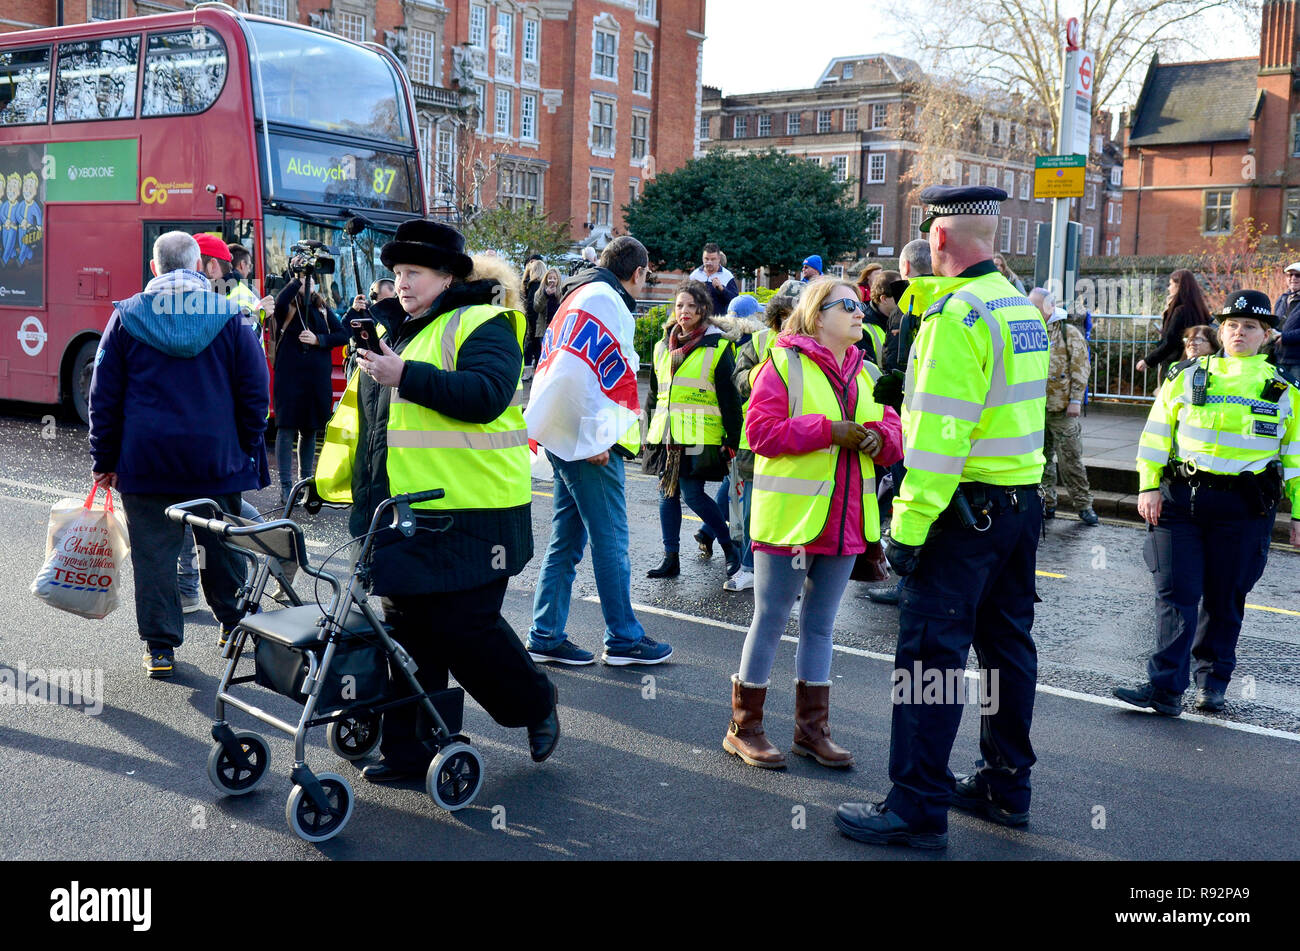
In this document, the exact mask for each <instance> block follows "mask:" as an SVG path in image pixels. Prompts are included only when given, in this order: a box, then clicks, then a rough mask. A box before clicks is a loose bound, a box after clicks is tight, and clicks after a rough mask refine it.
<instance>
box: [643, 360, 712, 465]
mask: <svg viewBox="0 0 1300 951" xmlns="http://www.w3.org/2000/svg"><path fill="white" fill-rule="evenodd" d="M730 347H731V343H730V341H728V340H726V339H725V338H723V337H721V336H718V335H716V334H715V335H712V336H711V337H706V338H705V341H704V342H703V343H701V344H700V345H699V346H697V347H696V348H695V349H694V350H692V351H691V352H690V353H689V354H688V355H687V357H686V359H685V360H683V361H682V365H681V366H680V367H678V368H677V370H676V372H674V371H673V362H672V351H671V350H669V349H668V344H667V341H666V340H660V341H659V342H658V343H656V344H655V349H654V369H655V380H656V382H657V383H658V386H659V392H658V396H657V399H656V400H655V406H654V414H653V415H652V416H651V417H650V428H649V431H648V432H647V433H646V442H648V443H654V444H661V443H666V442H669V441H670V440H669V436H671V442H672V443H673V444H674V445H678V446H721V445H722V444H723V443H724V439H723V437H724V435H725V430H724V427H723V422H722V408H721V407H720V406H719V405H718V389H717V387H718V380H717V376H718V373H717V370H718V365H719V364H720V363H721V362H722V358H723V356H724V355H726V353H727V352H728V351H729V348H730ZM728 383H730V381H729V380H728Z"/></svg>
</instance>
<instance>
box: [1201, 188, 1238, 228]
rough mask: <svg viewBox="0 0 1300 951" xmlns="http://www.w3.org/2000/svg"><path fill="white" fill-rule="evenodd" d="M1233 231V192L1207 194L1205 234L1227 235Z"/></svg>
mask: <svg viewBox="0 0 1300 951" xmlns="http://www.w3.org/2000/svg"><path fill="white" fill-rule="evenodd" d="M1231 230H1232V192H1206V193H1205V233H1206V234H1227V233H1228V232H1230V231H1231Z"/></svg>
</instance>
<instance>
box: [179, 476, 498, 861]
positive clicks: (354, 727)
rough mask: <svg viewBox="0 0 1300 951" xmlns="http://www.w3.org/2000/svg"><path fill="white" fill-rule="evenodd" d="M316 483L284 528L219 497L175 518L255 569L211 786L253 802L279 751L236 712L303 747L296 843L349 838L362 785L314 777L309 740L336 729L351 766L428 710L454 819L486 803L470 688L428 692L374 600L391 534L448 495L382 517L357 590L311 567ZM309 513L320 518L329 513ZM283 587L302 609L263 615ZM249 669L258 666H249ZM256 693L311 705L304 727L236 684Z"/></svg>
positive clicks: (290, 812) (383, 511) (435, 779)
mask: <svg viewBox="0 0 1300 951" xmlns="http://www.w3.org/2000/svg"><path fill="white" fill-rule="evenodd" d="M312 485H313V482H312V480H311V479H304V480H303V481H301V482H299V483H298V484H297V485H295V486H294V487H293V491H292V492H291V493H290V496H289V500H288V502H287V503H286V504H285V506H284V511H283V513H282V515H281V517H280V518H278V519H276V520H274V521H268V522H252V521H250V520H248V519H245V518H241V517H240V516H238V515H231V514H230V513H228V512H223V511H222V510H221V507H220V506H219V505H218V504H217V503H216V502H215V501H213V500H212V499H195V500H193V501H190V502H184V503H181V504H180V505H174V506H171V507H169V508H168V509H167V516H168V517H169V518H171V519H172V520H173V521H176V522H187V523H189V524H190V525H192V526H194V527H195V528H201V529H205V530H206V531H209V532H211V533H212V534H213V535H215V536H216V537H217V538H218V539H219V540H220V541H221V542H222V544H224V545H225V546H226V548H227V549H228V550H229V551H231V552H233V553H235V554H236V555H238V556H239V557H240V558H242V559H244V560H246V561H247V562H248V567H249V571H248V572H246V575H245V581H244V584H243V585H242V586H241V587H240V589H239V600H238V607H239V609H240V611H241V612H242V614H243V617H242V619H241V620H240V622H239V624H238V625H236V627H235V628H234V630H233V631H232V632H231V635H230V637H229V639H228V640H227V642H226V646H225V648H224V650H223V652H222V656H223V657H224V658H225V659H226V667H225V671H224V672H223V673H222V675H221V681H220V683H219V684H218V686H217V698H216V718H215V720H214V721H213V724H212V739H213V740H214V741H215V742H214V743H213V745H212V750H211V752H210V753H209V754H208V778H209V779H210V780H212V784H213V785H214V786H216V787H217V789H219V790H221V791H222V792H224V793H227V794H229V795H231V796H243V795H246V794H248V793H250V792H252V791H253V790H254V789H255V788H256V787H257V786H258V784H259V783H260V782H261V781H262V780H263V779H264V778H265V777H266V773H267V767H268V766H269V765H270V748H269V746H268V745H267V742H266V740H265V739H263V738H262V737H261V736H260V735H259V734H257V733H253V732H248V731H240V732H236V731H235V730H234V729H232V728H231V726H230V724H229V723H228V722H227V720H226V705H227V704H229V705H230V706H233V707H234V708H235V709H237V710H240V711H242V712H243V713H246V714H248V715H249V716H251V717H253V718H255V719H257V720H260V721H261V722H262V723H265V724H267V725H268V726H272V727H275V728H276V729H278V730H282V731H283V732H285V733H287V734H288V735H289V736H292V737H293V740H294V754H293V758H294V762H293V768H292V769H291V770H290V771H289V776H290V778H291V779H292V780H293V782H294V787H293V789H292V790H291V791H290V793H289V799H288V801H287V802H286V803H285V809H284V814H285V819H286V820H287V821H288V823H289V828H290V829H292V830H293V832H294V834H295V835H297V836H299V837H300V838H302V839H305V840H306V841H308V842H324V841H325V840H327V839H331V838H333V837H334V836H336V835H338V834H339V833H340V832H341V831H343V827H344V826H346V825H347V823H348V820H349V819H351V817H352V807H353V803H354V802H355V796H354V794H353V792H352V786H351V784H350V783H349V782H348V780H347V779H346V778H344V777H343V776H340V775H339V774H338V773H319V774H317V773H313V772H312V771H311V769H309V768H308V766H307V762H306V747H307V731H308V730H310V729H311V728H313V727H318V726H324V727H326V732H325V739H326V743H327V744H328V746H329V748H330V750H331V751H333V752H334V753H336V754H337V755H338V756H340V757H342V758H343V759H346V760H349V761H356V760H360V759H363V758H365V757H366V756H368V755H369V754H370V752H371V751H372V750H374V749H375V747H376V746H378V744H379V740H380V735H381V733H380V727H381V717H382V715H383V713H384V712H385V711H387V710H391V709H394V708H395V707H399V706H402V705H404V704H410V703H418V704H419V705H420V706H421V708H422V709H423V710H424V712H425V714H426V715H427V717H428V720H429V722H430V723H432V724H433V732H432V735H431V736H430V737H428V738H427V739H425V741H424V742H425V745H426V746H427V747H428V748H429V751H430V752H431V753H432V754H434V756H433V762H432V763H430V764H429V770H428V772H427V774H426V776H425V789H426V790H427V791H428V793H429V796H430V797H431V798H432V799H433V801H434V802H435V803H436V804H437V805H438V806H440V807H441V808H443V809H446V810H448V811H449V812H454V811H456V810H458V809H464V808H465V807H466V806H468V805H469V804H470V803H472V802H473V801H474V797H475V796H477V795H478V791H479V789H480V787H481V786H482V784H483V760H482V758H481V757H480V756H479V754H478V751H477V750H475V748H474V747H473V746H472V745H470V741H469V738H468V737H466V736H463V735H462V734H461V732H460V730H461V721H462V714H463V708H464V702H465V692H464V690H462V689H461V688H459V687H455V688H452V689H449V690H438V691H432V692H429V691H426V690H425V689H424V688H423V687H422V686H420V683H419V681H417V680H416V678H415V671H416V664H415V662H414V661H413V660H412V659H411V656H410V655H409V654H408V653H407V652H406V650H405V649H404V648H403V647H402V645H401V644H399V643H398V642H397V641H395V640H393V638H392V636H391V635H390V633H389V631H390V628H389V627H388V626H387V625H386V624H385V623H384V622H383V621H381V620H380V619H379V617H378V616H377V615H376V613H375V611H374V609H373V608H372V607H371V606H370V604H369V603H368V601H367V598H366V591H367V589H368V588H369V582H370V554H371V549H372V544H373V540H374V538H375V535H376V533H377V532H378V531H379V530H380V524H381V522H382V521H384V520H385V519H386V518H387V517H391V523H390V526H385V527H393V528H396V529H397V530H398V531H400V532H401V533H402V534H403V535H405V536H407V537H408V538H409V537H410V536H412V535H414V534H415V531H416V521H415V517H414V515H413V514H412V512H411V506H412V505H413V504H415V503H417V502H425V501H430V500H432V499H438V498H441V497H442V496H443V490H442V489H431V490H429V491H426V492H412V493H408V494H405V495H398V496H395V497H393V498H390V499H385V500H384V501H383V502H382V503H380V505H379V507H378V508H377V509H376V510H375V514H374V516H373V517H372V518H371V520H370V527H369V530H368V531H367V532H366V534H365V535H364V536H363V537H362V538H361V539H359V540H357V541H356V542H355V543H354V552H355V560H354V561H353V563H352V570H351V572H350V573H349V575H348V577H347V578H346V580H340V578H339V577H338V576H336V575H334V574H331V573H330V572H328V571H325V570H324V568H323V566H322V567H320V568H316V567H313V566H312V565H311V564H310V563H309V561H308V558H307V546H306V542H305V540H304V537H303V532H302V529H301V528H300V527H299V526H298V524H297V523H295V522H294V521H292V520H291V519H290V515H291V514H292V512H293V508H294V505H295V503H296V502H297V500H298V498H299V496H300V495H303V497H304V498H307V497H308V495H307V493H308V490H309V489H310V488H311V487H312ZM310 494H311V495H312V497H313V500H312V501H310V502H307V503H306V507H307V508H308V510H309V511H312V510H313V509H312V506H313V505H315V506H317V507H318V506H319V502H318V501H317V500H315V499H314V493H310ZM286 565H291V566H297V567H298V568H301V569H302V571H303V572H304V573H305V574H307V575H309V576H310V577H312V578H316V579H320V580H322V581H325V582H326V583H327V584H328V585H329V586H330V588H331V589H332V596H331V598H330V601H329V604H328V605H327V606H323V605H321V604H320V603H319V601H317V602H316V603H312V604H304V603H303V602H302V600H301V599H300V598H299V597H298V595H297V593H296V592H294V590H293V588H292V587H291V585H290V583H289V580H288V577H289V576H290V575H291V573H286V571H285V566H286ZM272 577H275V578H276V579H277V580H278V581H279V582H280V584H281V588H282V590H283V591H284V592H285V594H286V595H287V597H288V599H289V601H290V602H291V605H292V606H290V607H286V608H284V609H282V610H275V611H268V612H263V611H262V610H261V609H260V605H261V599H262V595H263V593H264V592H265V589H266V585H267V582H268V581H269V580H270V579H271V578H272ZM246 650H251V652H252V655H253V659H254V663H255V672H254V673H244V674H243V675H240V676H236V669H237V668H238V666H239V660H240V657H241V656H243V655H244V653H245V651H246ZM390 663H391V665H392V667H393V669H394V670H400V671H401V672H402V674H403V676H404V677H405V678H406V683H407V685H408V689H409V691H410V693H409V695H408V696H404V697H399V698H396V699H394V698H392V697H390V696H389V689H388V687H389V684H388V669H389V664H390ZM245 670H247V668H245ZM250 682H251V683H255V684H257V685H259V686H262V687H266V688H269V689H271V690H274V691H275V692H276V693H279V694H282V695H283V696H286V697H289V698H291V699H292V700H294V701H296V702H297V703H300V704H302V714H301V716H300V717H299V718H298V722H297V723H291V722H288V721H286V720H282V719H280V718H279V717H276V716H274V715H273V714H271V713H268V712H267V711H265V710H262V709H261V708H259V707H258V706H256V705H255V704H253V703H251V702H249V701H248V700H245V699H242V698H241V697H237V696H235V695H234V693H233V692H232V688H234V687H235V686H236V685H242V684H246V683H250Z"/></svg>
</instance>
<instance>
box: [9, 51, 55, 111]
mask: <svg viewBox="0 0 1300 951" xmlns="http://www.w3.org/2000/svg"><path fill="white" fill-rule="evenodd" d="M49 117H50V48H49V47H48V46H42V47H39V48H37V49H26V50H5V51H4V52H0V125H32V124H34V123H38V122H39V123H43V122H47V121H48V120H49Z"/></svg>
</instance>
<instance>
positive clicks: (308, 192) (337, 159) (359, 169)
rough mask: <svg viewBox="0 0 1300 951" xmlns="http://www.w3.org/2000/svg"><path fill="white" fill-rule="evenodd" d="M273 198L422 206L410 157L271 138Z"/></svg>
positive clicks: (397, 207)
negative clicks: (415, 194)
mask: <svg viewBox="0 0 1300 951" xmlns="http://www.w3.org/2000/svg"><path fill="white" fill-rule="evenodd" d="M271 161H272V163H273V168H272V175H271V197H274V198H278V199H281V200H283V201H297V202H316V203H319V204H325V205H345V206H347V207H351V208H378V209H383V210H388V211H418V205H417V204H416V203H413V201H412V198H411V178H410V176H411V168H410V164H411V163H410V159H409V158H408V157H407V156H404V155H397V154H394V153H392V152H381V151H377V150H370V149H357V148H355V147H352V146H348V145H328V144H325V143H323V142H306V141H303V140H300V139H297V140H295V139H288V138H285V137H283V136H272V137H271Z"/></svg>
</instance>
